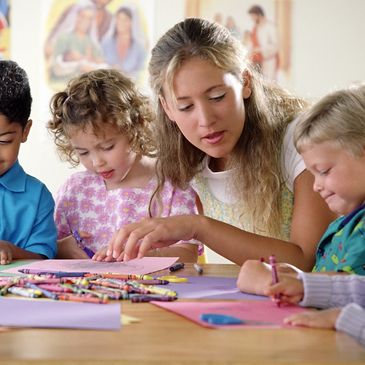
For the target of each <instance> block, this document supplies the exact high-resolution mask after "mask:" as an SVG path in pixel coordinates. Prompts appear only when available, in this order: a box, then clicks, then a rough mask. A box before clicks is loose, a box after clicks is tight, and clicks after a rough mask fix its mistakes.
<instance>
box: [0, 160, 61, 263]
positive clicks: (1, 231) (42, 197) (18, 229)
mask: <svg viewBox="0 0 365 365" xmlns="http://www.w3.org/2000/svg"><path fill="white" fill-rule="evenodd" d="M53 213H54V200H53V197H52V195H51V193H50V192H49V190H48V189H47V188H46V186H45V185H44V184H43V183H42V182H40V181H39V180H38V179H36V178H35V177H33V176H30V175H28V174H26V173H25V172H24V170H23V168H22V167H21V166H20V165H19V162H18V161H16V162H15V164H14V165H13V166H12V167H11V168H10V169H9V170H8V171H7V172H6V173H5V174H3V175H2V176H0V240H5V241H9V242H11V243H12V244H14V245H16V246H18V247H20V248H22V249H24V250H27V251H31V252H34V253H37V254H39V255H44V256H46V257H48V258H54V257H55V255H56V247H57V246H56V245H57V243H56V240H57V230H56V225H55V222H54V218H53Z"/></svg>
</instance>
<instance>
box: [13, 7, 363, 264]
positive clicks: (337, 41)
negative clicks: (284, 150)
mask: <svg viewBox="0 0 365 365" xmlns="http://www.w3.org/2000/svg"><path fill="white" fill-rule="evenodd" d="M58 1H60V0H58ZM141 1H144V9H145V11H146V14H147V16H148V18H149V21H150V23H149V26H150V29H151V35H150V37H151V44H152V45H153V44H154V43H155V41H156V40H157V38H158V37H160V36H161V35H162V34H163V32H164V31H165V30H167V29H168V28H169V27H170V26H172V25H173V24H175V23H176V22H177V21H180V20H181V19H182V18H183V17H184V10H185V3H184V0H141ZM237 1H239V0H237ZM265 1H267V0H265ZM227 3H229V1H227ZM51 5H52V1H51V0H27V1H24V0H12V2H11V7H12V8H11V16H12V18H11V26H12V33H11V57H12V59H14V60H15V61H17V62H18V63H19V64H20V65H21V66H22V67H23V68H24V69H25V70H26V71H27V73H28V75H29V79H30V83H31V87H32V94H33V99H34V102H33V108H32V119H33V121H34V126H33V128H32V131H31V134H30V138H29V141H28V142H27V143H25V144H24V145H23V146H22V149H21V153H20V162H21V163H22V165H23V167H24V168H25V170H26V171H27V172H28V173H30V174H32V175H34V176H36V177H38V178H39V179H41V180H42V181H44V182H45V183H46V184H47V186H48V187H49V189H50V190H51V192H52V193H55V192H56V190H57V188H58V186H59V185H60V184H61V183H62V182H63V181H64V180H65V179H66V177H67V176H68V175H69V174H70V173H72V172H73V170H71V169H70V168H69V166H68V165H67V163H64V162H61V161H60V160H59V158H58V156H57V155H56V152H55V149H54V146H53V142H52V140H51V138H50V136H49V135H48V133H47V131H46V129H45V123H46V121H47V120H48V117H49V114H48V103H49V99H50V97H51V95H52V91H50V90H49V89H48V88H47V85H46V83H45V68H44V61H43V44H44V38H45V22H46V17H47V13H48V10H49V8H50V6H51ZM227 6H228V4H227ZM230 6H231V5H230ZM364 14H365V1H363V0H305V1H303V0H293V17H292V27H293V31H292V35H293V39H292V43H293V45H292V46H293V47H292V69H291V70H292V73H291V84H290V85H291V90H292V91H293V92H296V93H298V94H299V95H302V96H306V97H311V98H317V97H319V96H322V95H323V94H325V93H326V92H328V91H330V90H332V89H334V88H337V87H342V86H346V85H348V84H350V83H351V82H354V81H359V80H361V81H365V66H364V65H365V44H364V43H365V42H364V39H363V36H364V34H365V22H364ZM209 257H210V259H211V260H213V261H220V257H219V256H217V255H212V256H211V255H210V256H209Z"/></svg>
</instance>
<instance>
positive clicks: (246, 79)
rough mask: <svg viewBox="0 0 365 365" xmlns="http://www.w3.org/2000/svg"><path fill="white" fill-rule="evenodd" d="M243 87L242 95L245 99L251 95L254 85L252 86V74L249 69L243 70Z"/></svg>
mask: <svg viewBox="0 0 365 365" xmlns="http://www.w3.org/2000/svg"><path fill="white" fill-rule="evenodd" d="M242 76H243V89H242V96H243V98H244V99H247V98H249V97H250V96H251V92H252V87H251V75H250V74H249V73H248V71H247V70H245V71H243V74H242Z"/></svg>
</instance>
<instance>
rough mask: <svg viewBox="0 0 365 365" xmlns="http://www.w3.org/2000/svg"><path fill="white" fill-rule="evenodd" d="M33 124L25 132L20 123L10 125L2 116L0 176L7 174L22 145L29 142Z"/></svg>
mask: <svg viewBox="0 0 365 365" xmlns="http://www.w3.org/2000/svg"><path fill="white" fill-rule="evenodd" d="M31 125H32V122H31V121H29V122H28V124H27V125H26V127H25V128H24V130H23V129H22V126H21V125H20V124H19V123H9V121H8V119H7V118H6V117H5V116H3V115H1V114H0V176H2V175H3V174H5V172H7V171H8V170H9V169H10V168H11V167H12V166H13V165H14V163H15V161H16V160H17V158H18V154H19V148H20V144H21V143H23V142H25V141H26V140H27V137H28V134H29V130H30V127H31Z"/></svg>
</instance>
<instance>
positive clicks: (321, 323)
mask: <svg viewBox="0 0 365 365" xmlns="http://www.w3.org/2000/svg"><path fill="white" fill-rule="evenodd" d="M340 313H341V308H331V309H326V310H320V311H308V312H303V313H299V314H294V315H291V316H289V317H287V318H285V319H284V323H286V324H290V325H292V326H305V327H313V328H330V329H333V328H335V324H336V321H337V318H338V316H339V315H340Z"/></svg>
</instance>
